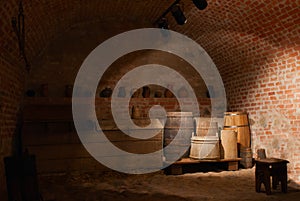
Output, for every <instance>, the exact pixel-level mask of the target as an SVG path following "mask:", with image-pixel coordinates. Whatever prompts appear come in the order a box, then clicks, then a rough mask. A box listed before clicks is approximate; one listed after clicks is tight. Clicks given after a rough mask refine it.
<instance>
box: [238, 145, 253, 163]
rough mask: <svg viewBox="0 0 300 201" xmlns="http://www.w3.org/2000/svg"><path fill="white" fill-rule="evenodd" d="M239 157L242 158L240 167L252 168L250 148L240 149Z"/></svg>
mask: <svg viewBox="0 0 300 201" xmlns="http://www.w3.org/2000/svg"><path fill="white" fill-rule="evenodd" d="M240 157H241V158H242V160H241V165H242V166H243V167H244V168H252V150H251V148H249V147H242V148H241V149H240Z"/></svg>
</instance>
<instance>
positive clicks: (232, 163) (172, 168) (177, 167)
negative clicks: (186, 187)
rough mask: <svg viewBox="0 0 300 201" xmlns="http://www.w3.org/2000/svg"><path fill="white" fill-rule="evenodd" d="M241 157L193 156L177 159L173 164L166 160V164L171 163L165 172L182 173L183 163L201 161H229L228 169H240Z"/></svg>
mask: <svg viewBox="0 0 300 201" xmlns="http://www.w3.org/2000/svg"><path fill="white" fill-rule="evenodd" d="M240 160H241V158H235V159H210V160H208V159H192V158H182V159H181V160H178V161H176V162H175V163H173V164H171V163H170V162H168V161H166V162H165V164H166V165H169V166H168V167H167V168H166V169H165V172H166V173H167V174H172V175H179V174H182V173H183V171H182V166H183V165H190V164H200V163H227V170H232V171H235V170H238V168H239V167H238V166H239V161H240Z"/></svg>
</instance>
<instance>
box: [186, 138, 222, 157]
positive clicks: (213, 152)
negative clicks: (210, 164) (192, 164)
mask: <svg viewBox="0 0 300 201" xmlns="http://www.w3.org/2000/svg"><path fill="white" fill-rule="evenodd" d="M219 145H220V142H219V138H218V137H217V136H204V137H203V136H193V137H192V142H191V153H190V157H191V158H194V159H220V146H219Z"/></svg>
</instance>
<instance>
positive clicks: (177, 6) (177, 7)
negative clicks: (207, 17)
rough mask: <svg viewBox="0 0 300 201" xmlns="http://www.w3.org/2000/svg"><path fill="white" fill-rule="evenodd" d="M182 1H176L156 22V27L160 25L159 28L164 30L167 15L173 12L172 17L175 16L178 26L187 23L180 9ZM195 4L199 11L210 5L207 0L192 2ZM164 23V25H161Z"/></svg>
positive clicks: (194, 0)
mask: <svg viewBox="0 0 300 201" xmlns="http://www.w3.org/2000/svg"><path fill="white" fill-rule="evenodd" d="M180 1H181V0H175V1H174V2H173V3H172V4H171V5H170V6H169V7H168V8H167V10H165V12H163V14H162V15H161V16H160V17H159V18H158V19H157V20H156V21H155V22H154V24H155V25H158V27H159V28H163V26H165V25H166V24H165V25H163V23H165V22H166V20H163V19H164V18H165V17H166V15H167V14H168V13H169V12H171V13H172V15H173V16H174V18H175V20H176V22H177V24H180V25H183V24H185V23H186V22H187V19H186V17H185V16H184V13H183V11H182V10H181V8H180V4H179V3H180ZM192 1H193V3H194V4H195V6H196V7H197V8H198V9H199V10H204V9H205V8H206V7H207V5H208V3H207V1H206V0H192ZM161 22H163V23H161Z"/></svg>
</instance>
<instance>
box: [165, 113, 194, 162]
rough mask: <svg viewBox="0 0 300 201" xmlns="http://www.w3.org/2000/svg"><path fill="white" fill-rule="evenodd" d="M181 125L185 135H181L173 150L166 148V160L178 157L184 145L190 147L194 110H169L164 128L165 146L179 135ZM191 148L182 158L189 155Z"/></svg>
mask: <svg viewBox="0 0 300 201" xmlns="http://www.w3.org/2000/svg"><path fill="white" fill-rule="evenodd" d="M180 126H181V131H182V134H183V135H179V136H178V137H177V139H176V141H175V143H173V144H174V149H173V150H168V151H167V150H165V156H166V160H174V159H177V156H178V154H179V153H180V150H182V148H184V147H190V145H191V137H192V133H193V131H194V124H193V113H192V112H169V113H167V120H166V124H165V128H164V146H168V144H170V143H171V142H172V141H173V140H174V138H175V137H176V136H177V135H178V131H179V129H180ZM188 156H189V150H188V151H187V152H185V153H184V154H183V155H182V156H181V158H183V157H188Z"/></svg>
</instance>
